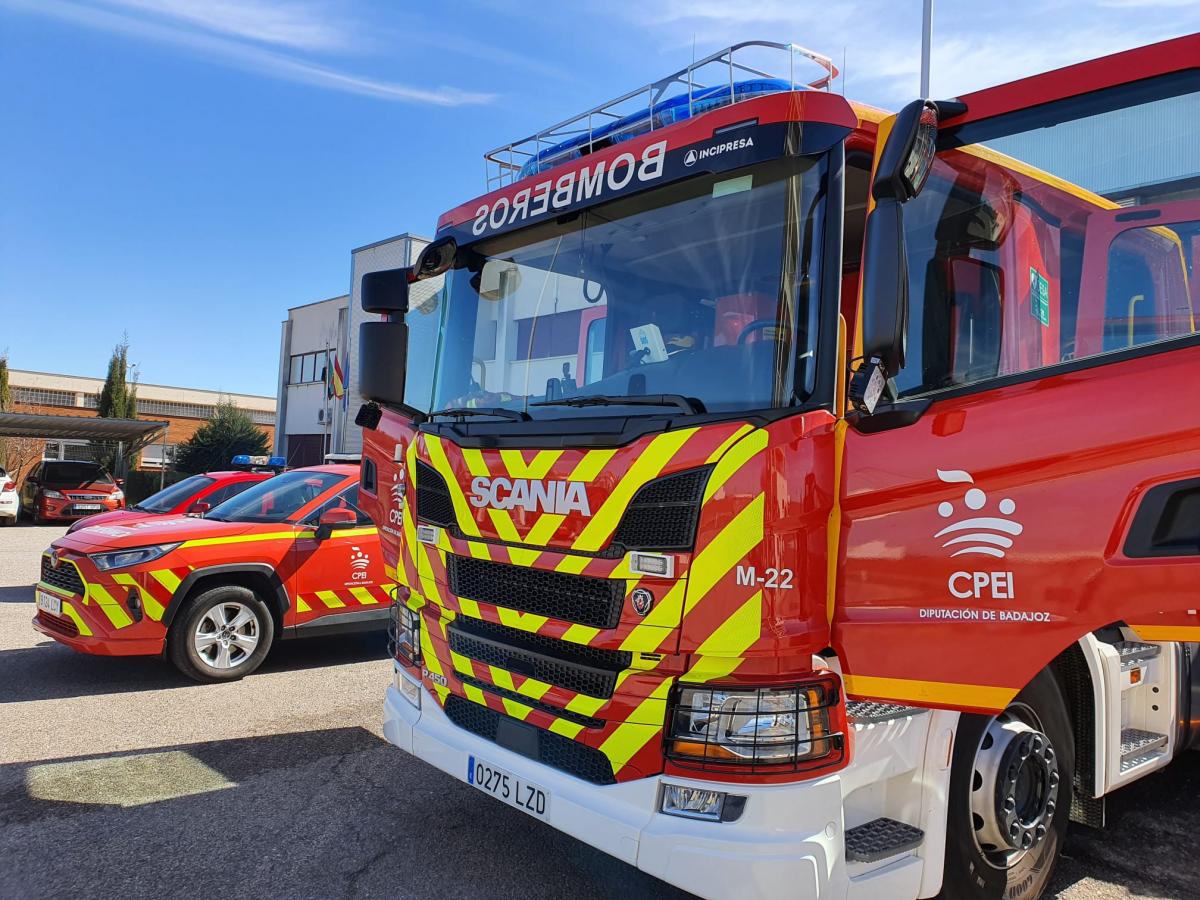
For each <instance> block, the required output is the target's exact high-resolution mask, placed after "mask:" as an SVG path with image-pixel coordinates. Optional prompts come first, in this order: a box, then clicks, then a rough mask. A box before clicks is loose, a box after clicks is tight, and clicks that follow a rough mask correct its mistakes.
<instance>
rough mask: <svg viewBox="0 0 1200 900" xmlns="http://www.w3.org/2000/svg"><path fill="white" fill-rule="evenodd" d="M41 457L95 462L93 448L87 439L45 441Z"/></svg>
mask: <svg viewBox="0 0 1200 900" xmlns="http://www.w3.org/2000/svg"><path fill="white" fill-rule="evenodd" d="M42 459H53V460H73V461H75V462H95V461H96V453H95V449H94V448H93V447H92V445H91V444H90V443H88V442H87V441H46V446H45V447H44V448H43V449H42Z"/></svg>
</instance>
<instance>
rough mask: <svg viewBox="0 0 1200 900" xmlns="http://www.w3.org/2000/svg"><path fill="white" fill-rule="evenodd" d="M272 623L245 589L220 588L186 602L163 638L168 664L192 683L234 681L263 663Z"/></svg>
mask: <svg viewBox="0 0 1200 900" xmlns="http://www.w3.org/2000/svg"><path fill="white" fill-rule="evenodd" d="M274 638H275V619H274V617H273V616H272V615H271V611H270V610H269V609H268V608H267V605H266V604H265V603H263V601H262V600H261V599H259V597H258V595H257V594H255V593H254V592H253V591H251V590H250V589H249V588H244V587H242V586H240V585H222V586H221V587H214V588H210V589H208V590H207V591H204V592H203V593H201V594H198V595H197V596H195V597H193V598H192V599H190V600H188V601H187V605H186V606H185V607H184V608H183V609H182V610H180V613H179V615H178V616H177V617H176V619H175V621H174V622H173V623H171V633H170V635H169V636H168V638H167V653H168V656H169V657H170V659H171V662H172V663H174V664H175V666H176V667H177V668H178V669H179V670H180V671H181V672H183V674H185V675H187V676H188V677H189V678H191V679H193V680H195V681H207V682H214V681H236V680H238V679H239V678H242V677H243V676H245V675H249V674H250V673H251V672H253V671H254V670H255V669H257V668H258V667H259V666H260V665H262V661H263V660H264V659H265V658H266V656H267V653H268V652H269V651H270V649H271V643H272V642H273V641H274Z"/></svg>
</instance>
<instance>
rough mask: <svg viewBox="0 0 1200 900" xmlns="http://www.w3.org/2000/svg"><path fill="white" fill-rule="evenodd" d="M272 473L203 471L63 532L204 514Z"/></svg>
mask: <svg viewBox="0 0 1200 900" xmlns="http://www.w3.org/2000/svg"><path fill="white" fill-rule="evenodd" d="M274 474H275V473H274V472H273V471H261V470H260V471H228V472H206V473H205V474H203V475H192V476H190V477H188V478H185V479H183V481H180V482H176V483H175V484H172V485H168V486H167V487H165V488H163V489H162V490H161V491H159V492H158V493H157V494H151V495H150V496H149V497H147V498H146V499H145V500H142V501H140V502H138V503H135V504H134V505H133V506H127V507H125V508H124V509H116V510H112V511H111V512H102V513H97V514H96V515H94V516H88V517H87V518H85V519H79V520H78V521H76V522H72V523H71V527H70V528H68V529H67V533H68V534H70V533H71V532H73V531H78V530H79V529H80V528H89V527H91V526H92V525H132V524H133V523H134V522H141V521H144V520H146V519H151V518H153V517H155V516H164V515H183V514H184V513H189V512H193V513H204V512H207V511H208V510H209V509H211V508H212V507H214V506H216V505H217V504H219V503H224V502H225V501H226V500H228V499H229V498H230V497H234V496H236V495H237V494H240V493H241V492H242V491H244V490H246V488H248V487H250V486H251V485H254V484H257V483H258V482H260V481H265V480H266V479H268V478H270V477H271V476H272V475H274Z"/></svg>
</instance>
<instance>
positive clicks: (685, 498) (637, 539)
mask: <svg viewBox="0 0 1200 900" xmlns="http://www.w3.org/2000/svg"><path fill="white" fill-rule="evenodd" d="M711 473H712V467H711V466H705V467H704V468H701V469H691V470H689V471H687V472H678V473H676V474H675V475H668V476H666V477H665V478H658V479H655V480H654V481H651V482H650V483H648V484H645V485H643V486H642V487H641V489H640V490H639V491H638V492H637V493H636V494H634V495H633V499H632V500H631V501H630V503H629V508H628V509H626V510H625V515H624V516H622V517H621V524H620V525H618V526H617V530H616V533H615V534H613V538H612V543H613V544H614V545H619V546H621V547H624V548H625V549H627V550H690V549H691V548H692V545H693V544H694V543H695V542H696V522H697V520H698V519H699V517H700V501H701V500H702V499H703V497H704V486H705V485H706V484H708V476H709V475H710V474H711Z"/></svg>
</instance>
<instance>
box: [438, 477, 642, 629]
mask: <svg viewBox="0 0 1200 900" xmlns="http://www.w3.org/2000/svg"><path fill="white" fill-rule="evenodd" d="M418 506H419V501H418ZM446 562H447V569H448V572H449V576H450V590H451V592H452V593H454V594H455V595H457V596H459V597H465V598H466V599H468V600H478V601H479V602H481V603H492V604H494V605H496V606H504V607H507V608H509V609H516V610H520V611H522V612H530V613H534V614H536V615H539V616H550V617H552V618H555V619H562V620H564V621H567V622H577V623H578V624H580V625H590V626H591V627H593V628H615V627H616V626H617V623H618V622H620V620H621V605H622V604H623V603H624V601H625V589H626V583H625V582H624V581H623V580H620V579H612V578H589V577H587V576H584V575H568V574H565V573H563V572H549V571H547V570H545V569H527V568H523V567H521V566H510V565H506V564H504V563H494V562H490V561H488V560H482V559H473V558H470V557H465V556H449V557H447V559H446Z"/></svg>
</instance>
